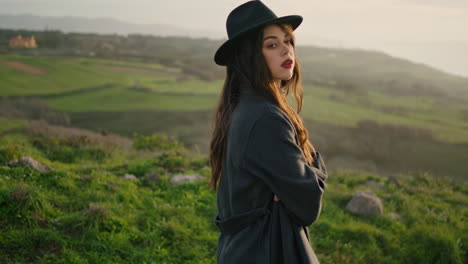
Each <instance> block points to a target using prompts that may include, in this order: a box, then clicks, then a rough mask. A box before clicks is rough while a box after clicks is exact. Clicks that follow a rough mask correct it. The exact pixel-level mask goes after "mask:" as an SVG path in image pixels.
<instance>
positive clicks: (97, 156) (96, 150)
mask: <svg viewBox="0 0 468 264" xmlns="http://www.w3.org/2000/svg"><path fill="white" fill-rule="evenodd" d="M32 143H33V145H34V146H35V147H36V148H37V149H39V150H40V151H42V152H43V153H44V154H45V155H46V156H47V158H49V159H50V160H53V161H60V162H64V163H73V162H75V161H77V160H94V161H103V160H104V159H105V158H107V157H108V156H109V153H108V152H106V151H105V150H103V149H101V148H100V147H98V146H96V145H95V144H93V143H92V142H91V141H90V140H89V139H88V138H87V137H86V136H76V137H70V138H51V137H40V138H35V139H33V142H32Z"/></svg>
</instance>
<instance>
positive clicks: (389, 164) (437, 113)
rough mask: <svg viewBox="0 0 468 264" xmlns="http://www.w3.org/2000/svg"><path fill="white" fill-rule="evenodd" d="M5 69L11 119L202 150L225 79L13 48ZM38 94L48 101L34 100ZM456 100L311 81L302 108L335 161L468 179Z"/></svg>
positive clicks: (463, 125)
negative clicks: (156, 137)
mask: <svg viewBox="0 0 468 264" xmlns="http://www.w3.org/2000/svg"><path fill="white" fill-rule="evenodd" d="M12 62H14V63H13V66H12ZM18 65H19V66H18ZM28 67H29V68H28ZM31 67H33V68H31ZM25 68H26V70H25ZM31 69H33V70H35V71H36V73H31V72H30V71H31ZM28 70H29V71H28ZM37 71H39V73H40V74H37ZM0 77H2V79H1V81H0V88H1V89H0V99H1V100H4V102H6V103H8V104H5V106H4V107H5V108H2V111H5V113H9V115H10V117H18V112H19V113H21V112H28V113H27V114H24V115H22V116H23V118H27V117H28V116H29V117H31V118H35V119H41V118H42V119H45V120H49V121H50V122H55V121H56V120H57V119H59V120H62V121H60V122H61V123H60V122H59V124H63V122H64V121H63V120H66V118H65V119H64V118H63V117H61V116H62V115H63V114H61V113H64V114H65V115H66V116H69V120H70V121H69V122H68V123H65V124H68V125H71V126H77V127H82V128H86V129H91V130H95V131H108V132H113V133H118V134H120V135H123V136H127V137H131V136H132V134H133V133H134V132H138V133H141V134H145V135H151V134H154V133H157V134H163V135H168V136H174V137H176V138H177V139H179V140H181V141H182V142H183V143H184V144H186V146H187V147H189V148H191V149H196V150H198V151H201V152H202V153H207V151H208V146H209V135H210V133H211V124H210V122H211V118H212V113H213V110H214V107H215V105H216V102H217V99H218V98H217V97H218V94H219V91H220V89H221V87H222V84H223V81H222V80H216V81H204V80H201V79H199V78H198V77H197V76H194V75H190V74H188V73H186V72H184V71H183V70H182V69H181V68H177V67H175V66H174V67H168V66H163V65H161V64H152V63H141V62H135V61H117V60H105V59H96V58H66V57H28V56H13V55H0ZM439 79H440V78H439ZM33 98H38V100H39V101H37V99H34V100H36V101H28V100H32V99H33ZM290 99H292V98H290ZM15 100H16V101H15ZM18 100H19V101H18ZM447 100H448V99H447V98H440V97H434V96H431V95H426V96H422V95H420V96H401V95H389V94H388V93H384V92H383V91H382V90H381V89H379V88H378V87H376V89H369V90H364V92H363V91H362V90H360V91H358V92H352V91H347V90H343V89H337V88H333V87H327V86H324V85H312V84H305V85H304V107H303V111H302V113H301V115H302V117H303V118H304V120H305V122H306V125H307V126H308V127H309V130H310V133H311V138H312V139H313V143H314V144H315V145H316V147H318V149H319V150H321V151H322V152H325V153H327V154H328V155H329V156H328V157H329V160H330V162H331V164H332V167H333V168H336V169H338V168H355V169H363V168H365V169H370V170H371V171H373V172H375V173H379V174H387V175H388V174H394V173H398V172H412V171H423V172H424V171H429V172H432V173H435V174H437V175H439V177H444V178H445V177H448V178H454V179H458V180H461V181H466V173H467V169H466V166H464V162H463V161H464V160H465V159H466V154H465V153H466V152H467V151H468V118H467V117H466V115H467V114H466V113H468V110H467V109H468V108H467V107H466V106H465V105H464V104H463V103H460V102H456V101H450V102H447ZM18 102H21V103H18ZM40 102H42V103H40ZM37 104H39V105H37ZM7 105H8V106H7ZM0 107H2V106H1V105H0ZM10 108H12V109H10ZM48 108H50V109H48ZM57 113H59V114H57ZM7 116H8V115H7ZM20 117H21V115H20ZM58 117H59V118H58ZM54 120H55V121H54ZM18 122H20V121H15V122H11V123H8V124H6V125H5V126H3V127H2V128H1V129H2V130H4V131H6V130H9V129H10V128H14V127H15V126H17V124H20V123H18ZM369 122H370V123H369ZM366 124H368V125H366ZM369 124H370V126H371V127H369ZM441 154H442V155H441Z"/></svg>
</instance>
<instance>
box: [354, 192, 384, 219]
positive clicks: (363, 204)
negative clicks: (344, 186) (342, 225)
mask: <svg viewBox="0 0 468 264" xmlns="http://www.w3.org/2000/svg"><path fill="white" fill-rule="evenodd" d="M346 210H347V211H348V212H351V213H355V214H359V215H366V216H376V215H382V214H383V205H382V201H381V200H380V198H379V197H377V195H375V194H374V193H372V192H358V193H356V194H355V195H354V196H353V198H352V199H351V200H350V201H349V202H348V204H347V205H346Z"/></svg>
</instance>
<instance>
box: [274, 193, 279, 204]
mask: <svg viewBox="0 0 468 264" xmlns="http://www.w3.org/2000/svg"><path fill="white" fill-rule="evenodd" d="M273 200H274V201H275V202H279V201H280V198H279V197H278V196H276V194H275V196H274V197H273Z"/></svg>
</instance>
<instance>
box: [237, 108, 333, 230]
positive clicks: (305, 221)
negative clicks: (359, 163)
mask: <svg viewBox="0 0 468 264" xmlns="http://www.w3.org/2000/svg"><path fill="white" fill-rule="evenodd" d="M315 159H316V160H317V162H314V166H309V165H308V164H307V162H306V159H305V157H304V155H303V153H302V150H301V149H300V147H299V146H298V145H297V143H296V139H295V129H294V126H293V125H292V123H291V122H290V121H289V119H287V118H286V117H284V116H282V115H279V114H276V113H268V114H265V115H264V116H262V117H261V118H260V119H258V120H257V121H256V123H255V125H254V126H253V128H252V130H251V131H250V133H249V138H248V139H247V145H246V147H245V152H244V161H243V167H244V168H245V169H246V170H248V171H250V172H251V173H252V174H254V175H255V176H258V177H259V178H260V179H261V180H262V181H263V182H265V184H266V185H267V186H268V187H269V188H270V189H271V191H272V192H273V193H274V194H276V195H277V196H278V197H279V198H280V199H281V201H282V202H283V204H284V205H285V207H286V208H287V209H288V210H289V211H290V212H291V213H292V214H293V215H294V218H295V219H296V221H298V222H299V224H301V225H302V226H309V225H311V224H312V223H313V222H315V220H316V219H317V218H318V216H319V214H320V211H321V205H322V194H323V192H324V190H325V179H326V178H327V174H326V169H325V168H324V164H323V160H321V157H320V155H317V156H316V157H315Z"/></svg>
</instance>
